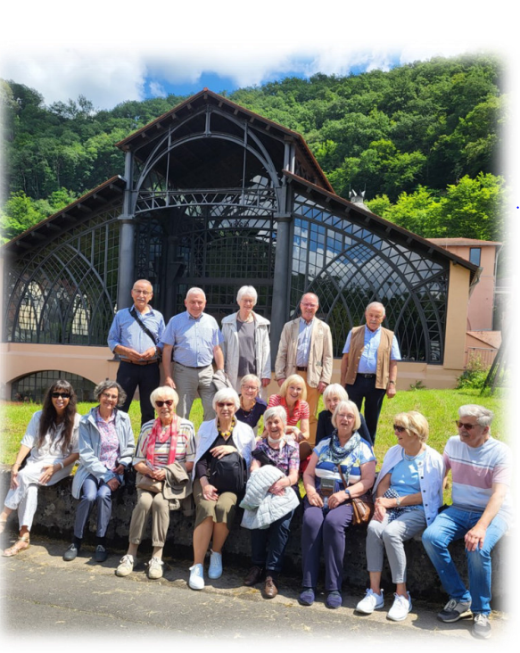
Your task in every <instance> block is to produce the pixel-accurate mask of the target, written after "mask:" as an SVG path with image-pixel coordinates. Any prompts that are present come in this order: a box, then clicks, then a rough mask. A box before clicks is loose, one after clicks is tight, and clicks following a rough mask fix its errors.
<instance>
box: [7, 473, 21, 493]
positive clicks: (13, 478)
mask: <svg viewBox="0 0 520 653" xmlns="http://www.w3.org/2000/svg"><path fill="white" fill-rule="evenodd" d="M17 476H18V470H16V471H12V472H11V484H10V486H9V487H10V488H11V490H16V488H17V487H18V486H19V485H20V483H19V482H18V478H17Z"/></svg>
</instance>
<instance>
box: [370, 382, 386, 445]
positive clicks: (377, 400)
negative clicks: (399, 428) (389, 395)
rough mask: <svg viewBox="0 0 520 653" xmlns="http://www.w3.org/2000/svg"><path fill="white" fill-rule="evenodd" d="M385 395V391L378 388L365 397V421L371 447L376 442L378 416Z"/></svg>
mask: <svg viewBox="0 0 520 653" xmlns="http://www.w3.org/2000/svg"><path fill="white" fill-rule="evenodd" d="M367 380H368V381H370V382H371V383H372V384H375V381H373V380H371V379H367ZM385 394H386V390H380V389H379V388H375V387H374V388H372V389H371V390H370V392H367V393H366V395H365V421H366V424H367V428H368V432H369V433H370V437H371V438H372V443H371V444H372V445H374V444H375V442H376V432H377V423H378V422H379V414H380V413H381V408H382V407H383V399H384V398H385Z"/></svg>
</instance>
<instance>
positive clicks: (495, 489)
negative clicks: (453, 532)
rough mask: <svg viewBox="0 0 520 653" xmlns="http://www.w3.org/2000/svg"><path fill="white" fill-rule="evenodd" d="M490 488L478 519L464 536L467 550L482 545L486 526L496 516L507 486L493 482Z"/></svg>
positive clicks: (474, 549)
mask: <svg viewBox="0 0 520 653" xmlns="http://www.w3.org/2000/svg"><path fill="white" fill-rule="evenodd" d="M491 489H492V494H491V496H490V497H489V501H488V504H487V506H486V508H485V510H484V512H483V513H482V515H481V517H480V519H479V520H478V522H477V523H476V524H475V526H473V528H471V529H470V530H469V531H468V532H467V533H466V535H465V536H464V543H465V545H466V549H467V550H468V551H476V550H477V549H480V548H482V547H483V546H484V538H485V537H486V531H487V528H488V526H489V524H491V522H492V521H493V519H494V518H495V517H496V516H497V514H498V511H499V510H500V508H501V506H502V503H503V502H504V499H505V496H506V494H507V490H508V486H507V485H505V483H493V485H492V487H491Z"/></svg>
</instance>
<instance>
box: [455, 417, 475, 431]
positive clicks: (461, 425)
mask: <svg viewBox="0 0 520 653" xmlns="http://www.w3.org/2000/svg"><path fill="white" fill-rule="evenodd" d="M455 424H456V425H457V428H459V429H462V428H463V429H464V430H465V431H471V429H474V428H475V426H478V425H477V424H468V423H467V422H459V420H458V419H456V420H455Z"/></svg>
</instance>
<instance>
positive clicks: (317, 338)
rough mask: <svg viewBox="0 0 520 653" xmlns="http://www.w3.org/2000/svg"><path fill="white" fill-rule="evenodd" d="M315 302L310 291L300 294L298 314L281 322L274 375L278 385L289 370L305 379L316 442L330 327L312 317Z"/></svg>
mask: <svg viewBox="0 0 520 653" xmlns="http://www.w3.org/2000/svg"><path fill="white" fill-rule="evenodd" d="M319 305H320V302H319V299H318V297H317V296H316V295H315V294H314V293H306V294H305V295H303V297H302V299H301V302H300V311H301V317H298V318H296V319H295V320H291V321H290V322H287V323H286V324H285V326H284V328H283V331H282V335H281V337H280V344H279V345H278V354H277V356H276V363H275V378H276V380H277V382H278V385H279V386H281V385H282V383H283V382H284V381H285V379H286V378H287V377H288V376H290V375H291V374H298V375H299V376H301V377H302V378H303V380H304V381H305V385H306V386H307V402H308V404H309V412H310V419H309V425H310V438H309V444H310V445H314V444H315V442H316V426H317V419H316V411H317V409H318V402H319V399H320V395H321V394H323V391H324V390H325V388H326V387H327V385H328V384H329V383H330V379H331V376H332V364H333V354H332V335H331V333H330V328H329V326H328V324H325V322H323V321H322V320H319V319H318V318H317V317H315V316H316V313H317V311H318V308H319Z"/></svg>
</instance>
